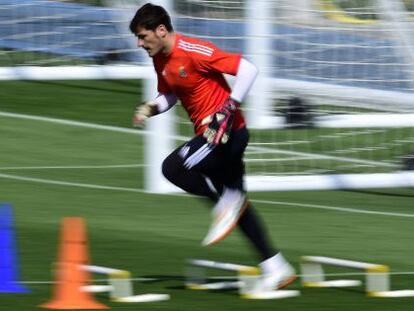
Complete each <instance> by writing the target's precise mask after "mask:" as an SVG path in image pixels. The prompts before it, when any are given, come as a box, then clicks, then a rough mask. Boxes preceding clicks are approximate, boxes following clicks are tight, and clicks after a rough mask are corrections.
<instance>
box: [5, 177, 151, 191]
mask: <svg viewBox="0 0 414 311" xmlns="http://www.w3.org/2000/svg"><path fill="white" fill-rule="evenodd" d="M0 178H5V179H12V180H20V181H28V182H35V183H40V184H49V185H58V186H69V187H78V188H88V189H96V190H114V191H124V192H137V193H146V192H145V191H144V190H142V189H135V188H124V187H112V186H103V185H94V184H83V183H75V182H67V181H60V180H51V179H43V178H32V177H24V176H16V175H9V174H0Z"/></svg>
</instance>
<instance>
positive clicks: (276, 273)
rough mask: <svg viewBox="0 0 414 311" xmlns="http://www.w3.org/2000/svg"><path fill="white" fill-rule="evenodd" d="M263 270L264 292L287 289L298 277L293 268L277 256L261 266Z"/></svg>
mask: <svg viewBox="0 0 414 311" xmlns="http://www.w3.org/2000/svg"><path fill="white" fill-rule="evenodd" d="M260 266H261V268H262V286H261V287H262V290H263V291H272V290H278V289H282V288H285V287H287V286H288V285H290V284H292V283H293V282H294V281H295V280H296V279H297V278H298V277H297V275H296V274H295V270H294V269H293V267H292V266H291V265H290V264H289V263H288V262H287V261H286V260H285V259H284V258H283V256H282V254H280V253H279V254H277V255H275V256H274V257H271V258H269V259H267V260H265V261H264V262H262V263H261V264H260Z"/></svg>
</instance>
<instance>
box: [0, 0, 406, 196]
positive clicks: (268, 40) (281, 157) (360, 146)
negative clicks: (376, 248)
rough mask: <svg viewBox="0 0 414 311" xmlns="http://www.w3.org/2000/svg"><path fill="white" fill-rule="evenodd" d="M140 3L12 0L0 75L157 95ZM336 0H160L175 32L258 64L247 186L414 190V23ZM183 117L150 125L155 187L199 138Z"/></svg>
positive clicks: (387, 8) (1, 42)
mask: <svg viewBox="0 0 414 311" xmlns="http://www.w3.org/2000/svg"><path fill="white" fill-rule="evenodd" d="M144 2H145V1H128V0H119V1H112V0H106V1H101V3H104V4H105V5H106V6H105V7H94V6H89V5H84V4H82V0H79V1H57V0H50V1H44V0H20V1H15V0H4V1H3V2H2V4H1V5H0V17H1V22H0V81H7V80H71V79H142V80H143V81H144V83H143V90H144V92H143V93H144V96H145V97H146V98H152V97H153V96H154V94H155V92H156V81H155V76H154V71H153V69H152V66H151V64H150V59H148V58H147V57H145V55H143V53H141V52H139V51H138V50H137V48H136V43H135V38H134V37H133V36H132V34H130V33H129V30H128V27H127V26H128V21H129V20H130V18H131V17H132V15H133V14H134V13H135V10H136V8H137V7H138V6H139V5H140V4H142V3H144ZM340 2H341V1H335V0H298V1H295V2H292V1H290V0H259V1H254V0H247V1H230V0H224V1H220V0H175V1H173V0H164V1H153V3H157V4H160V5H163V6H164V7H166V8H167V9H168V10H169V11H170V12H171V15H172V17H173V22H174V25H175V26H176V29H177V31H179V32H182V33H185V34H187V35H194V36H198V37H201V38H204V39H206V40H211V41H213V42H215V43H216V44H217V45H219V46H220V47H222V48H223V49H227V50H230V51H234V52H242V53H243V54H244V55H245V57H247V58H248V59H250V60H251V61H252V62H253V63H255V64H256V65H257V66H258V67H259V69H260V75H259V78H258V81H257V82H256V83H255V85H254V87H253V89H252V91H251V94H250V96H249V98H248V100H247V102H246V104H245V106H244V109H245V114H246V116H247V119H248V125H249V127H250V128H251V144H250V146H249V148H248V150H247V152H246V163H247V173H248V176H247V187H248V189H249V190H252V191H279V190H283V191H285V190H305V189H306V190H316V189H338V188H346V189H350V188H370V187H371V188H372V187H375V188H381V187H412V186H413V185H414V174H413V171H412V168H409V167H410V164H406V165H405V166H404V165H402V164H401V163H400V162H401V161H403V160H404V159H406V160H407V161H412V160H410V157H413V153H414V43H413V38H414V19H413V18H412V16H411V13H410V12H408V11H407V10H406V8H405V6H404V4H403V1H402V0H372V1H371V2H370V6H368V7H355V8H341V7H340V6H339V4H340ZM356 2H357V1H356ZM361 3H366V1H361ZM361 12H362V13H361ZM365 14H369V16H370V18H371V16H375V17H376V19H375V21H372V20H370V21H368V19H364V18H365ZM338 16H341V17H340V18H338ZM11 25H13V27H11ZM85 30H88V31H89V33H88V31H85ZM85 32H86V33H88V34H87V35H84V33H85ZM108 42H111V43H113V44H114V46H111V45H108ZM292 97H295V98H299V99H301V100H302V101H303V102H304V103H305V104H306V106H305V108H306V109H305V110H304V111H302V112H301V113H303V114H305V113H306V114H307V115H309V119H307V121H306V122H308V123H307V124H305V126H302V125H300V124H299V125H300V126H298V127H297V126H296V125H297V124H295V123H292V122H291V121H289V119H288V118H287V115H288V113H289V109H290V108H291V107H290V106H289V104H287V103H289V99H291V98H292ZM299 117H300V116H299ZM183 123H184V126H186V127H187V128H188V125H185V121H183V120H182V118H180V116H179V114H178V115H177V114H175V113H172V112H169V113H166V114H163V115H160V116H157V117H154V118H153V119H151V120H150V121H149V122H148V127H147V129H146V131H143V134H145V135H146V137H147V139H146V149H145V159H146V164H147V166H146V170H145V185H146V186H145V187H146V189H147V190H148V191H149V192H161V193H162V192H170V191H177V189H176V188H174V187H173V186H171V185H170V184H169V183H168V182H166V181H165V180H164V178H163V177H162V175H161V170H160V165H161V162H162V160H163V158H164V157H165V156H166V155H167V154H168V153H169V152H171V150H172V149H173V148H174V146H176V145H177V143H178V142H180V141H183V140H184V139H185V137H190V136H191V135H192V134H191V131H190V130H184V131H183V130H182V129H181V128H182V126H181V125H182V124H183ZM178 125H180V130H179V129H178ZM296 128H298V129H296ZM165 133H169V135H165ZM153 136H156V137H157V141H158V142H159V143H157V144H153V143H152V142H153V141H154V140H153V139H152V137H153ZM174 137H175V139H174ZM413 161H414V160H413ZM410 163H411V162H410Z"/></svg>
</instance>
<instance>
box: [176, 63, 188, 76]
mask: <svg viewBox="0 0 414 311" xmlns="http://www.w3.org/2000/svg"><path fill="white" fill-rule="evenodd" d="M178 74H179V76H180V77H181V78H186V77H187V71H185V68H184V66H180V67H179V68H178Z"/></svg>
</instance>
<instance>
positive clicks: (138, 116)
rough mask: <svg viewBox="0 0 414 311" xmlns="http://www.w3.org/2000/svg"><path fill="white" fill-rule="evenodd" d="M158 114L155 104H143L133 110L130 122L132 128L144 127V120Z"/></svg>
mask: <svg viewBox="0 0 414 311" xmlns="http://www.w3.org/2000/svg"><path fill="white" fill-rule="evenodd" d="M157 113H158V108H157V104H156V103H155V102H151V101H149V102H144V103H142V104H140V105H138V106H137V107H136V108H135V113H134V117H133V120H132V123H133V126H134V127H140V128H142V127H144V125H145V120H146V119H148V118H149V117H151V116H153V115H156V114H157Z"/></svg>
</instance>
